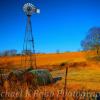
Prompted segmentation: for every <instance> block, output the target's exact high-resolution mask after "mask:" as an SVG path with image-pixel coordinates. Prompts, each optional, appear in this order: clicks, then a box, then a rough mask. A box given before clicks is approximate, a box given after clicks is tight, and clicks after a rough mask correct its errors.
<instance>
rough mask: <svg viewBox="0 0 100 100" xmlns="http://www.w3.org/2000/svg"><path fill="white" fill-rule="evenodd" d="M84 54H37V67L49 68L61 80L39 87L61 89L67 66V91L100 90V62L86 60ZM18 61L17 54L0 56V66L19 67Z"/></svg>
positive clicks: (19, 59) (42, 88) (48, 89)
mask: <svg viewBox="0 0 100 100" xmlns="http://www.w3.org/2000/svg"><path fill="white" fill-rule="evenodd" d="M86 55H87V54H86V53H85V52H68V53H61V54H37V55H36V59H37V66H38V68H42V69H43V68H46V69H49V70H50V72H51V74H52V76H53V77H56V76H61V77H62V80H61V81H58V82H57V83H55V84H51V85H48V86H43V87H40V88H39V89H40V90H45V89H46V90H47V91H56V90H61V89H63V88H64V83H65V71H66V67H68V76H67V89H68V90H69V91H74V90H76V91H77V90H84V91H86V90H89V91H99V92H100V62H99V61H93V60H92V61H91V60H87V59H86V58H87V56H86ZM93 55H94V54H93V53H92V56H93ZM20 61H21V57H19V56H15V57H1V58H0V67H4V68H5V67H6V68H14V67H15V68H21V66H20ZM3 63H4V64H3ZM70 100H71V99H70ZM72 100H73V99H72Z"/></svg>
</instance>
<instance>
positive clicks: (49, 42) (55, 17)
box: [0, 0, 100, 53]
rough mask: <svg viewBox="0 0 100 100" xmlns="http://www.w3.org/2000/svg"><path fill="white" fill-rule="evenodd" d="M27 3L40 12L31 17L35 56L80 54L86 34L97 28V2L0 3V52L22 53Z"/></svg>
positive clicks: (6, 0)
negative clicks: (73, 52)
mask: <svg viewBox="0 0 100 100" xmlns="http://www.w3.org/2000/svg"><path fill="white" fill-rule="evenodd" d="M28 1H32V3H34V5H35V6H37V7H38V8H40V9H41V13H40V14H34V15H33V16H32V17H31V21H32V30H33V35H34V40H35V50H36V52H46V53H50V52H56V51H57V50H59V51H61V52H65V51H77V50H80V49H81V45H80V42H81V40H83V39H84V37H85V36H86V34H87V31H88V30H89V29H90V28H91V27H94V26H98V27H99V26H100V0H0V51H3V50H9V49H16V50H18V51H19V52H20V51H21V50H22V46H23V40H24V33H25V27H26V19H27V17H26V16H25V14H24V12H23V10H22V6H23V4H24V3H25V2H28Z"/></svg>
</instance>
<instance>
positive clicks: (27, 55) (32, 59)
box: [21, 3, 40, 69]
mask: <svg viewBox="0 0 100 100" xmlns="http://www.w3.org/2000/svg"><path fill="white" fill-rule="evenodd" d="M23 10H24V12H25V14H26V15H27V24H26V31H25V37H24V44H23V51H22V58H21V64H22V66H24V67H25V68H33V69H36V56H35V49H34V38H33V35H32V25H31V16H32V14H33V13H40V10H39V9H37V8H36V7H35V6H34V5H33V4H31V3H26V4H25V5H24V6H23Z"/></svg>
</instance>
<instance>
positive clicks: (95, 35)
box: [81, 27, 100, 55]
mask: <svg viewBox="0 0 100 100" xmlns="http://www.w3.org/2000/svg"><path fill="white" fill-rule="evenodd" d="M81 46H82V47H83V50H96V53H97V55H99V50H100V27H93V28H91V29H90V30H89V31H88V35H87V36H86V37H85V39H84V40H83V41H82V42H81Z"/></svg>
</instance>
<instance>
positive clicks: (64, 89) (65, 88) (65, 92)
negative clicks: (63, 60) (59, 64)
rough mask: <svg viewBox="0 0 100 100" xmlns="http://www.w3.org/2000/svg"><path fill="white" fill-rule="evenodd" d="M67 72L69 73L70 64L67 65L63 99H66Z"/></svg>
mask: <svg viewBox="0 0 100 100" xmlns="http://www.w3.org/2000/svg"><path fill="white" fill-rule="evenodd" d="M67 74H68V66H67V67H66V73H65V84H64V97H63V100H66V91H67V90H66V88H67Z"/></svg>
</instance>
